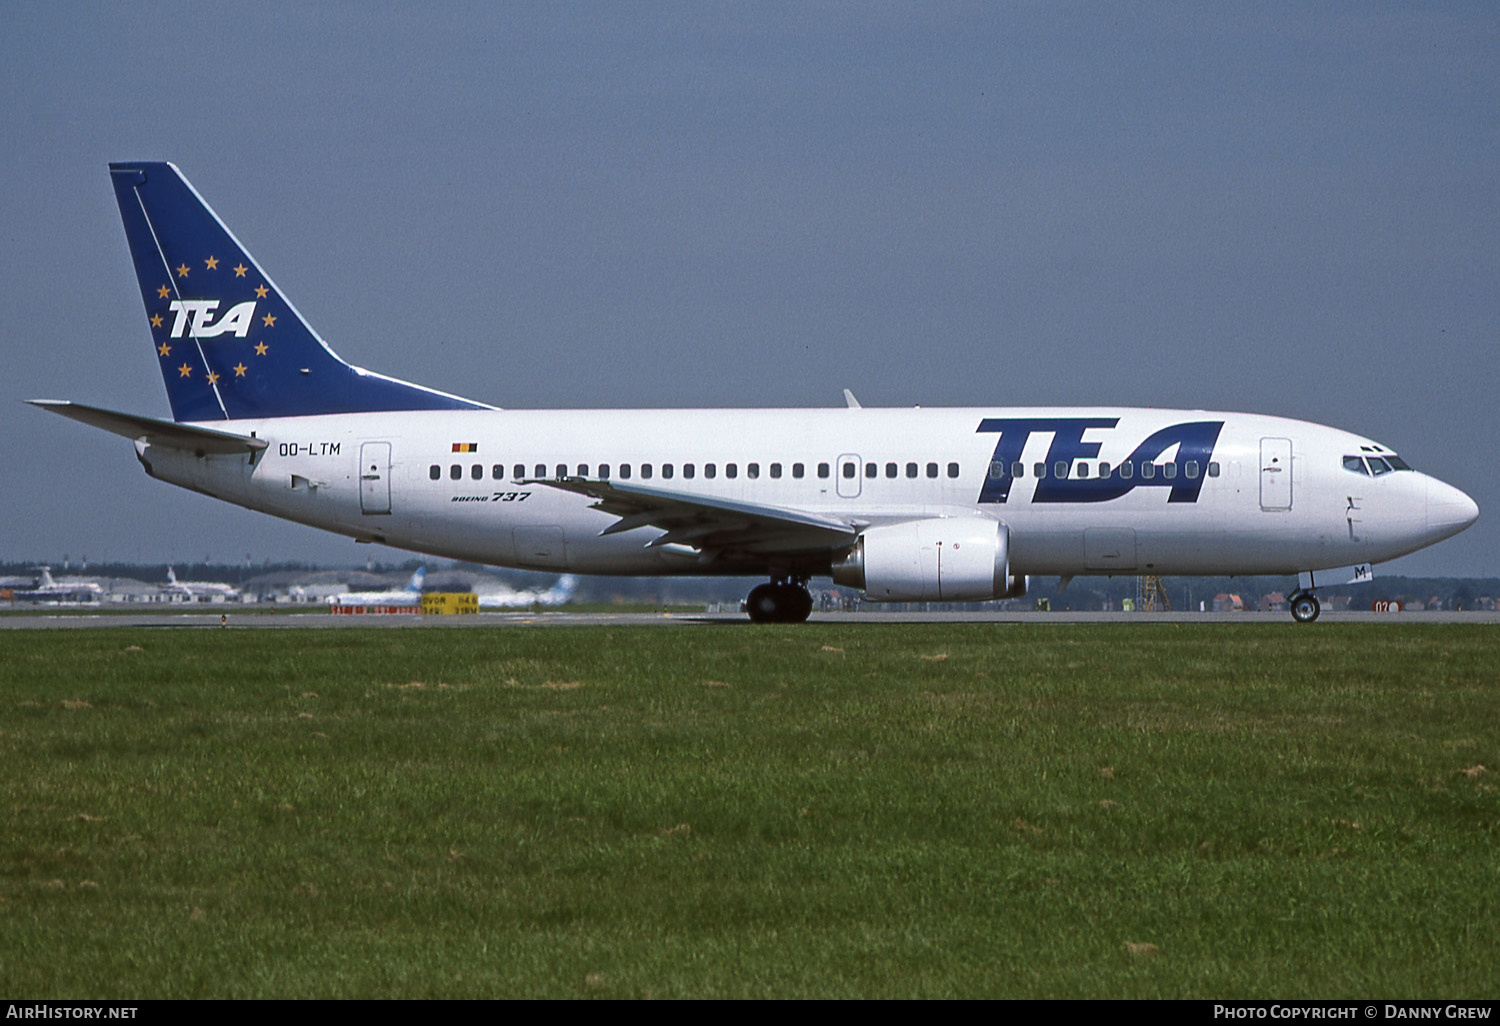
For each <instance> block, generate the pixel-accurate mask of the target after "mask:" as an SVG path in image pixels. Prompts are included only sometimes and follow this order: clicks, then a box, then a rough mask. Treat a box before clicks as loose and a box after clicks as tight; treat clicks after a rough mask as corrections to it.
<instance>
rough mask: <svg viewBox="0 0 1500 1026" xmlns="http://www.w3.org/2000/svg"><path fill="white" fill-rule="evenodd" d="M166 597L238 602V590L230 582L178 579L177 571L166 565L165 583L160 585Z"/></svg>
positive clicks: (179, 600) (187, 600)
mask: <svg viewBox="0 0 1500 1026" xmlns="http://www.w3.org/2000/svg"><path fill="white" fill-rule="evenodd" d="M161 590H162V592H163V593H164V594H166V595H167V597H168V598H169V599H170V600H172V601H176V602H238V601H239V599H240V591H239V589H238V588H236V587H234V585H232V584H222V583H220V582H217V581H179V580H178V579H177V571H176V570H174V569H172V568H171V567H167V583H166V584H164V585H162V586H161Z"/></svg>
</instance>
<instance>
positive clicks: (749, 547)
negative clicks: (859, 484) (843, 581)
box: [522, 477, 859, 555]
mask: <svg viewBox="0 0 1500 1026" xmlns="http://www.w3.org/2000/svg"><path fill="white" fill-rule="evenodd" d="M522 483H523V484H531V485H546V486H548V487H549V488H557V489H560V490H562V491H565V492H573V493H575V494H578V495H587V496H589V497H590V498H592V499H594V500H596V501H595V502H594V506H593V508H594V509H597V510H602V511H603V512H605V513H610V514H613V515H614V516H617V517H619V518H620V519H618V520H616V521H615V522H614V523H613V524H610V525H609V526H608V527H606V528H605V529H604V530H603V531H601V532H599V533H600V535H601V536H602V535H607V534H619V533H621V532H623V531H633V530H636V529H637V528H641V527H654V528H657V529H658V530H660V531H664V532H666V533H664V534H662V535H660V536H659V537H657V538H655V539H653V540H652V541H650V542H648V543H647V545H648V547H657V546H662V545H687V546H690V547H692V548H695V549H699V550H700V551H702V552H703V553H704V554H705V555H711V554H718V553H726V552H727V553H733V552H743V553H758V554H763V553H772V552H786V553H800V552H809V551H815V550H820V549H830V548H838V547H840V546H843V545H852V544H853V543H854V540H855V538H856V537H857V535H858V533H859V532H858V530H857V529H856V528H855V527H854V526H853V525H852V524H851V523H849V522H848V521H845V520H841V519H839V518H836V517H831V516H826V515H822V514H818V513H808V512H805V511H803V510H794V509H784V508H782V507H779V506H766V505H762V504H759V503H752V502H736V501H733V500H730V499H720V498H711V497H708V496H704V495H687V494H684V493H682V492H673V491H668V490H666V489H661V488H653V487H651V486H649V485H639V484H635V483H630V484H626V483H624V482H620V481H592V480H588V479H585V478H579V477H569V478H562V479H555V480H548V479H541V478H538V479H532V480H527V481H524V482H522Z"/></svg>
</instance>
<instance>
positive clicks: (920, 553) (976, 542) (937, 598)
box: [833, 517, 1026, 602]
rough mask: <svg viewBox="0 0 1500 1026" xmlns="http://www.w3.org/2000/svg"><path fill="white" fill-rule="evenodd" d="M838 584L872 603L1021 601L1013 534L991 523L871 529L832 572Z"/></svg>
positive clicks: (958, 520) (914, 523) (940, 521)
mask: <svg viewBox="0 0 1500 1026" xmlns="http://www.w3.org/2000/svg"><path fill="white" fill-rule="evenodd" d="M833 579H834V582H835V583H837V584H842V585H845V586H846V587H850V588H858V589H860V590H861V591H863V592H864V593H865V598H867V599H869V600H870V601H872V602H981V601H984V600H986V599H997V598H1017V597H1019V596H1021V595H1024V594H1025V593H1026V580H1025V578H1024V577H1023V578H1019V579H1018V578H1016V577H1014V576H1012V575H1011V573H1010V529H1009V528H1007V527H1006V526H1005V525H1004V524H1002V523H1000V522H999V521H998V520H991V519H989V518H988V517H932V518H929V519H926V520H910V521H907V522H906V523H902V524H888V525H885V526H882V527H872V528H870V529H869V530H867V531H865V532H863V533H862V534H861V535H860V536H859V538H858V539H857V540H856V541H855V543H854V544H853V545H852V546H851V547H850V548H848V549H847V550H845V552H844V553H843V556H842V558H841V559H839V560H837V561H835V563H834V566H833Z"/></svg>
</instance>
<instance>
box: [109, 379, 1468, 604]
mask: <svg viewBox="0 0 1500 1026" xmlns="http://www.w3.org/2000/svg"><path fill="white" fill-rule="evenodd" d="M1210 422H1212V423H1218V422H1221V427H1219V428H1218V430H1217V435H1216V437H1214V438H1213V439H1212V440H1211V450H1205V453H1204V458H1203V459H1202V460H1195V461H1194V462H1193V466H1192V468H1190V469H1189V472H1193V473H1194V478H1195V480H1194V482H1193V491H1195V494H1193V495H1192V497H1191V498H1187V497H1185V496H1184V497H1177V496H1179V492H1177V491H1174V490H1173V488H1169V487H1167V486H1166V482H1164V481H1163V480H1162V479H1161V478H1160V477H1158V476H1155V474H1153V480H1151V481H1147V480H1144V476H1145V474H1146V473H1148V471H1146V470H1144V469H1142V468H1143V467H1144V464H1146V463H1152V464H1153V467H1152V468H1151V470H1152V471H1154V472H1156V473H1159V474H1165V473H1167V472H1168V471H1167V470H1166V467H1167V465H1168V464H1171V463H1172V461H1173V459H1174V456H1175V455H1176V446H1175V445H1174V446H1168V447H1167V448H1166V449H1164V450H1161V451H1159V452H1155V453H1148V454H1147V458H1145V459H1138V460H1135V461H1132V459H1131V456H1132V453H1139V452H1140V451H1141V450H1140V448H1139V447H1140V446H1141V445H1142V442H1143V440H1144V439H1148V438H1150V437H1152V436H1153V435H1155V436H1157V437H1165V436H1164V435H1162V434H1161V433H1162V432H1170V431H1171V430H1172V429H1173V426H1174V425H1185V424H1202V423H1210ZM1002 423H1003V424H1004V425H1010V426H1009V427H1004V428H996V427H995V426H994V425H996V424H1002ZM1023 423H1029V424H1030V427H1029V429H1026V430H1022V429H1019V428H1015V427H1014V425H1017V424H1023ZM986 424H988V425H990V427H989V428H988V429H986V428H985V425H986ZM204 426H206V427H212V428H215V429H218V430H227V431H231V432H233V433H235V434H240V435H250V434H254V435H255V436H256V437H258V438H260V439H264V440H265V441H266V442H268V443H269V445H268V447H267V448H266V449H265V450H264V451H262V452H260V453H259V454H257V455H255V456H254V457H253V458H252V457H249V456H245V455H204V456H198V455H195V454H193V453H191V452H186V451H182V450H179V449H170V448H165V447H161V446H151V445H147V444H145V443H141V442H138V443H137V448H138V451H139V453H140V455H141V458H142V461H143V462H144V463H145V464H146V465H147V467H148V469H149V470H150V472H151V473H152V474H153V475H154V476H156V477H159V478H162V479H164V480H166V481H169V482H172V483H174V484H178V485H182V486H184V487H188V488H192V489H195V490H197V491H201V492H205V493H208V494H210V495H213V496H216V497H218V498H220V499H224V500H227V501H229V502H233V503H236V504H238V505H242V506H246V507H249V508H251V509H256V510H261V511H263V512H266V513H270V514H272V515H274V516H279V517H284V518H286V519H288V520H294V521H297V522H300V523H304V524H310V525H313V526H316V527H320V528H324V529H326V530H329V531H335V532H338V533H340V534H346V535H350V536H352V537H354V538H357V539H361V540H368V541H378V542H380V543H383V544H386V545H392V546H396V547H399V548H404V549H411V550H415V551H418V552H425V553H432V554H434V555H439V556H446V557H451V558H455V559H464V560H472V561H475V562H482V563H488V564H493V565H497V566H508V567H519V568H525V569H533V570H550V571H559V572H562V571H569V572H580V573H597V574H680V573H751V572H754V573H760V572H763V571H764V570H765V568H766V566H772V564H771V563H769V562H767V563H766V564H765V565H754V564H753V562H752V563H744V562H740V563H735V564H732V565H724V564H719V563H716V562H715V561H714V560H711V559H710V560H707V561H705V559H704V558H702V554H701V553H699V552H698V551H696V550H694V549H693V547H692V546H691V545H682V544H669V545H657V546H651V545H649V543H650V542H652V541H654V540H658V539H659V538H660V537H661V534H662V532H661V531H660V530H659V529H657V528H653V527H650V526H642V527H639V528H637V529H632V530H622V531H619V532H618V533H612V534H602V533H601V532H603V531H604V530H605V529H606V528H608V527H609V526H610V525H611V524H614V523H615V522H616V521H617V520H618V519H619V518H618V517H616V516H614V515H612V514H609V513H605V512H602V511H600V510H598V509H595V508H593V507H594V500H593V499H592V498H590V497H589V496H586V495H580V494H575V493H573V492H569V491H566V490H561V489H558V488H554V487H550V486H549V485H547V484H546V483H544V482H542V481H540V480H538V479H541V478H545V479H555V478H557V477H558V476H559V474H561V476H563V477H568V478H584V479H598V478H602V477H605V476H608V477H609V478H610V479H611V480H612V481H616V482H619V483H621V484H627V483H631V484H639V485H642V486H651V487H654V488H660V489H667V490H670V491H672V492H674V493H678V494H681V495H688V496H700V497H703V498H704V499H711V500H724V501H729V502H740V503H746V504H753V505H754V506H755V507H768V508H773V509H779V510H792V511H798V512H802V513H812V514H819V515H825V516H827V517H828V518H831V519H836V520H840V521H843V522H845V523H848V524H850V525H852V526H853V527H854V528H855V529H856V530H863V529H865V528H868V527H872V526H879V525H882V524H892V523H899V522H903V521H913V520H920V519H926V518H934V517H954V516H973V515H976V514H978V515H984V516H988V517H992V518H995V519H996V520H998V521H1000V522H1001V523H1002V524H1004V525H1005V526H1006V527H1008V529H1009V539H1010V554H1009V555H1010V567H1011V569H1012V572H1013V573H1015V574H1018V575H1019V574H1056V575H1064V576H1066V575H1075V574H1109V573H1124V574H1148V573H1150V574H1228V573H1264V574H1282V573H1285V574H1290V573H1297V572H1300V571H1306V570H1316V569H1323V568H1329V567H1339V566H1350V565H1355V564H1360V563H1373V562H1380V561H1383V560H1388V559H1392V558H1395V557H1397V556H1400V555H1403V554H1405V553H1408V552H1412V551H1414V550H1416V549H1419V548H1421V547H1423V546H1425V545H1429V544H1431V543H1433V542H1435V541H1438V540H1441V539H1442V538H1445V537H1448V536H1449V535H1452V534H1455V533H1457V532H1458V531H1460V530H1462V529H1463V528H1464V527H1466V526H1468V524H1469V523H1471V522H1472V521H1473V519H1474V518H1475V516H1476V514H1477V510H1476V507H1475V506H1474V503H1473V502H1472V501H1471V500H1470V499H1469V498H1468V497H1467V496H1466V495H1464V494H1463V493H1462V492H1461V491H1459V490H1457V489H1455V488H1453V487H1451V486H1449V485H1446V484H1444V483H1442V482H1441V481H1438V480H1436V479H1434V478H1432V477H1429V476H1427V475H1424V474H1421V473H1418V472H1415V471H1409V470H1399V471H1395V472H1389V473H1383V474H1381V475H1379V476H1374V475H1372V474H1370V473H1368V472H1355V471H1351V470H1350V469H1347V468H1346V466H1345V464H1344V462H1343V461H1344V458H1345V457H1348V456H1361V455H1364V456H1369V455H1372V454H1379V453H1384V454H1390V450H1388V449H1385V448H1384V447H1382V446H1379V445H1377V444H1376V443H1374V442H1372V441H1371V440H1370V439H1367V438H1362V437H1359V436H1357V435H1354V434H1351V433H1349V432H1346V431H1341V430H1337V429H1334V428H1329V427H1323V426H1319V425H1316V424H1311V423H1307V422H1303V421H1296V420H1288V419H1283V418H1276V417H1265V416H1257V415H1249V414H1238V413H1211V412H1206V411H1184V410H1155V409H1145V410H1142V409H1123V408H1121V409H1113V408H1089V409H1079V408H1061V409H1034V408H1028V409H985V408H975V409H874V408H864V409H860V408H851V409H781V410H569V411H524V410H474V411H457V412H390V413H363V414H343V415H328V416H309V417H282V418H275V419H266V420H258V421H249V420H241V421H230V422H225V421H217V422H214V423H212V424H206V425H204ZM1007 430H1008V431H1010V435H1009V438H1010V443H1009V444H1010V445H1011V446H1012V449H1014V450H1015V451H1012V452H1009V453H1008V456H1014V457H1015V458H1014V459H1013V460H1012V459H1006V460H1002V461H998V462H1001V463H1003V464H1004V466H1002V467H1001V468H1000V473H1001V474H1005V475H1011V480H1010V481H1009V483H1008V487H1007V488H1006V489H1005V490H1004V499H1003V501H996V494H995V489H994V486H993V485H992V486H991V487H990V488H989V492H988V496H987V498H988V501H984V502H981V501H979V500H980V498H981V495H982V493H984V492H985V491H986V479H987V477H988V476H991V475H994V474H996V471H995V469H994V465H995V464H996V463H997V460H996V459H995V457H996V456H997V439H999V438H1000V437H1001V436H1002V435H1003V434H1005V431H1007ZM1023 436H1024V445H1023V446H1021V447H1020V448H1019V449H1015V446H1016V445H1017V444H1018V440H1019V439H1021V438H1022V437H1023ZM1080 453H1085V454H1087V455H1084V456H1080V455H1078V454H1080ZM1016 464H1019V467H1017V466H1016ZM1059 464H1066V466H1059ZM1101 464H1104V465H1107V466H1104V467H1101ZM1122 464H1131V467H1130V471H1129V472H1130V474H1131V478H1130V479H1129V480H1121V478H1120V475H1121V473H1122V469H1121V468H1122ZM1200 464H1201V465H1200ZM1210 464H1212V466H1210ZM647 465H649V467H650V474H651V476H650V477H649V478H648V477H646V476H645V471H646V467H647ZM710 465H711V466H712V475H713V476H711V477H710V476H709V474H710V469H709V468H710ZM1039 465H1043V466H1044V467H1045V474H1046V476H1044V477H1038V476H1037V474H1036V471H1037V469H1038V466H1039ZM731 466H732V467H733V468H734V476H733V477H730V476H729V472H730V467H731ZM752 466H753V472H752ZM668 467H670V468H671V471H670V475H671V476H670V477H668V476H667V473H668V471H667V468H668ZM689 467H691V476H689ZM434 468H436V469H434ZM1017 469H1019V470H1020V471H1021V472H1020V473H1019V474H1016V473H1015V470H1017ZM872 470H873V473H871V471H872ZM892 470H893V471H894V473H892V472H891V471H892ZM1101 471H1103V472H1104V475H1105V481H1109V482H1112V484H1111V485H1108V486H1105V487H1104V494H1107V493H1109V492H1111V491H1114V492H1121V494H1118V495H1113V496H1110V497H1105V498H1098V497H1097V495H1098V494H1099V493H1098V492H1097V491H1096V493H1095V497H1089V494H1088V492H1087V489H1088V488H1090V487H1093V488H1095V489H1098V488H1099V487H1100V485H1101V484H1102V482H1100V476H1101ZM1173 472H1181V466H1180V465H1175V466H1173ZM626 473H629V475H630V476H629V477H628V478H626V477H625V474H626ZM1085 475H1086V476H1085ZM1047 482H1051V483H1050V484H1048V483H1047ZM1187 483H1188V482H1187V481H1186V480H1178V481H1175V482H1173V485H1174V486H1176V485H1184V486H1185V485H1187ZM1048 488H1050V489H1052V490H1053V492H1054V493H1056V494H1053V495H1052V498H1051V501H1038V498H1039V496H1041V495H1043V494H1046V489H1048ZM1070 489H1071V491H1070ZM1075 492H1076V494H1075ZM1174 497H1175V498H1174ZM773 569H774V566H773ZM824 572H826V571H824Z"/></svg>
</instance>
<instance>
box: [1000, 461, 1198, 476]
mask: <svg viewBox="0 0 1500 1026" xmlns="http://www.w3.org/2000/svg"><path fill="white" fill-rule="evenodd" d="M1047 470H1048V467H1047V464H1045V463H1033V464H1032V465H1031V476H1032V477H1036V478H1042V477H1046V476H1047ZM1051 470H1052V476H1053V477H1069V476H1072V477H1078V478H1086V477H1089V476H1090V474H1093V475H1094V476H1097V477H1101V478H1107V477H1109V476H1110V475H1111V474H1113V475H1114V476H1115V477H1118V478H1119V479H1120V480H1122V481H1129V480H1131V479H1132V478H1134V477H1135V476H1136V475H1137V474H1139V475H1140V478H1141V480H1143V481H1151V480H1154V479H1155V478H1156V476H1157V475H1158V474H1160V475H1161V477H1162V479H1163V480H1166V481H1174V480H1176V479H1177V464H1176V463H1175V462H1172V463H1152V462H1150V461H1149V460H1143V461H1141V462H1139V463H1136V462H1134V461H1131V460H1127V461H1125V462H1124V463H1121V464H1120V465H1119V466H1113V467H1112V466H1111V465H1110V464H1108V463H1105V462H1102V461H1101V462H1100V463H1099V464H1098V465H1097V468H1096V469H1095V470H1092V471H1091V470H1090V469H1089V464H1088V463H1084V462H1079V463H1077V464H1074V463H1073V462H1071V461H1069V460H1058V461H1057V462H1055V463H1053V464H1052V467H1051ZM1200 472H1201V467H1200V465H1199V463H1198V461H1197V460H1187V461H1186V462H1184V463H1183V465H1182V473H1183V476H1184V477H1187V478H1189V479H1190V480H1191V479H1196V478H1197V477H1198V475H1199V473H1200ZM1007 473H1009V474H1010V476H1011V477H1025V476H1026V464H1024V463H1022V462H1021V461H1020V460H1017V461H1016V462H1014V463H1012V464H1011V465H1010V466H1009V467H1007V466H1006V465H1005V464H1004V463H1001V462H999V461H996V462H993V463H991V464H990V477H991V478H994V479H996V480H998V479H1000V478H1002V477H1005V476H1006V474H1007ZM1208 476H1209V477H1218V476H1219V464H1218V462H1217V461H1210V462H1209V464H1208Z"/></svg>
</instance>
